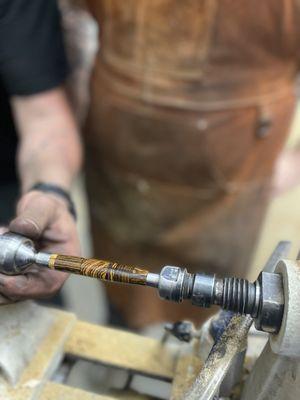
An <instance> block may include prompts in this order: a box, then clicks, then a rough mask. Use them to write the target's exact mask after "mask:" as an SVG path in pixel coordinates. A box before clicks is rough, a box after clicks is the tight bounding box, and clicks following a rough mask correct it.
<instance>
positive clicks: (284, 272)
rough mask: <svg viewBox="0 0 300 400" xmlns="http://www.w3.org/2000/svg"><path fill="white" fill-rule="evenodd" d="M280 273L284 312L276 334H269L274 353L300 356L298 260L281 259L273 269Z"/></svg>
mask: <svg viewBox="0 0 300 400" xmlns="http://www.w3.org/2000/svg"><path fill="white" fill-rule="evenodd" d="M275 272H276V273H279V274H281V276H282V279H283V291H284V312H283V319H282V323H281V328H280V330H279V332H278V334H276V335H270V344H271V348H272V350H273V352H274V353H276V354H279V355H282V356H288V357H295V358H299V357H300V339H299V337H300V336H299V332H300V317H299V316H300V262H299V261H291V260H281V261H280V262H279V263H278V264H277V266H276V269H275Z"/></svg>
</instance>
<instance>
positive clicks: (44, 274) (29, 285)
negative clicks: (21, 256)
mask: <svg viewBox="0 0 300 400" xmlns="http://www.w3.org/2000/svg"><path fill="white" fill-rule="evenodd" d="M67 276H68V275H67V274H65V273H62V272H58V271H52V270H48V269H46V268H45V269H44V268H40V267H33V268H31V269H30V270H29V271H28V272H27V273H26V274H24V275H16V276H7V275H3V274H0V294H1V295H2V296H3V297H5V298H7V299H8V300H9V301H17V300H24V299H28V298H30V299H38V298H47V297H51V296H53V295H54V294H55V293H56V292H57V291H58V290H59V289H60V288H61V287H62V285H63V283H64V281H65V280H66V278H67Z"/></svg>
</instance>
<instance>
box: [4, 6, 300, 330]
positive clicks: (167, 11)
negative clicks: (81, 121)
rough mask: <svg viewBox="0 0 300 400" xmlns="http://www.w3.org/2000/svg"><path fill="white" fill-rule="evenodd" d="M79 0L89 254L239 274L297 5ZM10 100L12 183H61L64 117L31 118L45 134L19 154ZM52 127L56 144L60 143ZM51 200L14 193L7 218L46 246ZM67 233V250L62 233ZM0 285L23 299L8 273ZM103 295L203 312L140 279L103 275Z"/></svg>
mask: <svg viewBox="0 0 300 400" xmlns="http://www.w3.org/2000/svg"><path fill="white" fill-rule="evenodd" d="M87 3H88V6H89V9H90V11H91V12H92V14H93V16H94V18H95V19H96V20H97V21H98V23H99V25H100V27H101V29H100V43H101V46H100V49H99V52H98V55H97V57H96V63H95V68H94V72H93V76H92V80H91V104H90V110H89V115H88V118H87V123H86V129H85V134H84V140H85V151H86V177H87V189H88V194H89V202H90V210H91V217H92V218H91V220H92V233H93V238H94V248H95V255H96V256H99V257H101V258H108V259H112V260H116V261H119V262H122V263H130V264H137V265H140V266H146V267H148V266H149V267H150V268H152V269H153V270H158V269H159V268H161V267H162V266H163V265H165V264H175V265H184V266H186V267H188V268H189V270H190V271H196V270H201V271H205V270H209V271H210V272H213V271H214V272H218V273H220V274H223V275H228V274H230V275H238V276H244V275H245V274H246V273H247V269H248V267H249V261H250V257H251V254H252V252H253V248H254V246H255V242H256V239H257V237H258V232H259V227H260V225H261V222H262V220H263V217H264V214H265V210H266V207H267V204H268V200H269V193H270V185H271V179H272V173H273V168H274V164H275V160H276V158H277V157H278V154H279V153H280V151H281V149H282V146H283V144H284V142H285V138H286V136H287V134H288V131H289V125H290V122H291V118H292V115H293V111H294V105H295V93H294V87H295V77H296V74H297V71H298V61H299V56H298V53H299V52H298V46H297V43H298V36H299V32H298V26H299V21H298V20H299V10H298V7H299V5H298V4H297V2H296V1H294V0H285V1H281V0H266V1H264V2H261V1H254V2H253V1H252V2H247V3H244V2H243V3H242V2H240V1H239V0H234V1H232V0H230V1H229V0H222V1H216V0H209V1H207V0H190V1H184V2H175V1H170V0H156V1H155V2H153V1H150V0H146V1H143V2H141V1H139V0H133V1H131V2H121V1H118V0H109V1H108V0H102V1H99V0H88V2H87ZM19 101H20V99H19V97H18V98H17V99H15V101H12V104H13V107H15V108H16V107H18V104H19V108H20V102H19ZM21 101H22V99H21ZM18 102H19V103H18ZM55 104H57V103H55ZM62 109H63V107H59V111H61V110H62ZM24 110H26V111H24V113H22V112H20V111H18V110H16V111H15V115H16V117H17V118H19V119H20V122H19V123H18V126H19V127H20V130H22V129H23V134H22V133H21V137H22V140H21V143H20V151H19V160H20V162H19V170H20V172H21V180H22V181H23V182H25V183H26V182H29V183H27V184H25V186H24V183H23V187H24V189H23V193H25V192H26V191H27V190H28V188H30V187H31V185H33V184H35V183H36V182H44V183H46V184H47V183H49V182H52V183H54V184H56V185H61V186H63V187H64V188H65V189H68V187H69V183H70V179H71V177H72V176H73V174H74V172H75V170H77V167H78V164H79V162H78V158H79V153H80V151H79V150H78V149H77V145H76V144H75V143H77V140H75V139H74V138H75V137H76V135H75V129H73V128H72V129H71V128H70V126H71V127H73V124H71V123H70V125H69V128H68V129H65V130H64V133H65V132H69V135H70V136H69V137H68V136H66V135H65V134H64V135H62V130H61V129H56V130H55V133H53V129H51V133H49V129H45V130H43V134H44V137H46V136H47V133H48V134H49V136H48V138H49V143H50V145H49V144H48V143H47V146H45V145H44V141H41V142H39V143H38V144H35V147H38V148H39V146H41V147H42V149H41V150H44V151H43V152H42V153H40V152H39V151H36V150H35V152H34V153H33V152H32V151H30V148H31V145H32V143H33V141H32V140H30V142H29V144H30V145H29V146H28V145H27V146H26V145H25V144H26V143H25V142H26V139H25V138H28V137H29V134H28V129H27V130H26V133H25V130H24V127H26V126H28V124H30V121H32V119H31V118H28V109H26V108H25V106H24ZM56 111H57V112H58V110H56ZM22 115H23V120H22ZM34 115H36V114H34ZM41 115H44V114H43V113H42V114H41ZM70 120H71V118H69V119H68V121H70ZM59 121H61V119H59ZM30 125H31V124H30ZM47 127H48V124H47ZM56 133H57V134H56ZM39 138H40V137H39ZM65 138H68V143H67V142H66V143H65V145H64V144H61V141H62V140H64V139H65ZM35 140H36V139H35ZM44 140H46V139H44ZM70 141H71V142H72V141H73V144H70ZM49 146H50V148H49ZM55 146H57V147H56V151H53V149H54V148H55ZM72 146H74V148H75V150H73V147H72ZM51 147H52V148H51ZM78 148H79V146H78ZM59 149H64V150H63V151H60V150H59ZM69 149H70V151H67V150H69ZM28 154H29V155H28ZM53 154H54V155H55V159H53V158H52V157H53ZM24 159H25V160H27V161H24ZM28 165H30V166H31V167H28ZM48 166H49V168H48ZM25 171H27V175H26V173H25ZM44 171H46V172H44ZM53 171H54V172H53ZM25 175H26V176H25ZM58 177H59V178H60V179H61V178H63V179H62V180H60V179H59V180H56V179H57V178H58ZM37 196H38V197H37ZM41 196H42V197H41ZM40 198H42V199H43V201H42V200H40ZM53 202H54V200H53V198H52V197H51V202H50V195H45V194H44V193H43V194H42V193H36V192H34V191H33V192H30V193H29V194H28V193H27V194H25V195H23V198H22V199H21V202H20V205H19V207H18V217H17V219H15V220H14V221H12V223H11V224H10V229H12V230H14V231H21V232H25V233H26V234H30V235H31V236H36V237H37V236H39V237H42V238H45V239H46V241H48V239H49V235H50V238H52V239H53V242H52V245H54V240H55V238H56V235H57V233H58V231H60V228H59V229H57V227H58V225H59V226H60V227H61V226H62V225H63V226H65V223H64V222H62V221H63V219H65V218H67V219H68V222H67V224H66V226H68V232H69V233H70V237H72V238H74V236H73V235H75V234H74V233H71V232H74V229H75V228H74V223H73V221H72V219H71V217H70V215H69V214H68V212H67V208H66V206H65V205H63V204H61V205H60V207H62V210H63V217H59V215H58V214H57V213H55V212H54V209H56V204H57V202H58V200H55V202H56V203H55V205H54V203H53ZM41 204H42V207H40V205H41ZM28 208H30V211H28ZM41 208H42V211H41ZM26 213H27V214H26ZM24 216H25V223H24ZM20 218H21V219H22V218H23V222H22V223H20ZM28 221H29V222H28ZM60 224H61V225H60ZM72 224H73V225H72ZM24 227H25V228H24ZM37 227H38V228H37ZM55 229H56V232H54V230H55ZM59 237H60V236H59V235H58V238H59ZM61 242H62V240H61ZM68 243H71V245H69V246H68V248H67V250H68V251H70V252H71V250H72V248H71V247H72V246H74V243H75V239H72V240H69V241H68ZM59 244H60V243H59ZM53 247H54V246H53ZM58 247H59V246H58ZM56 250H57V249H56ZM5 279H6V282H8V281H9V279H11V280H12V282H14V279H22V278H5ZM1 280H4V278H1ZM60 283H61V282H59V284H57V285H56V287H55V288H57V287H59V285H60ZM45 286H46V285H44V287H43V286H41V287H40V289H39V293H38V295H43V291H45V290H46V288H45ZM0 292H1V293H4V295H6V296H8V297H10V298H24V297H26V296H27V297H30V296H31V297H33V296H34V297H37V293H36V292H34V293H32V292H30V290H27V289H26V288H25V289H21V290H19V289H18V288H17V285H15V286H14V288H13V289H12V288H10V287H9V285H8V283H6V284H4V285H3V284H1V286H0ZM20 292H21V293H20ZM48 293H49V292H48ZM108 295H109V299H110V302H111V304H112V308H113V309H114V310H116V311H117V313H119V314H120V315H121V317H123V319H124V321H125V322H126V324H127V325H128V326H129V327H131V328H135V329H139V328H143V327H145V326H147V325H149V324H153V323H156V322H161V321H164V320H169V321H170V320H178V319H182V318H184V319H189V318H192V319H194V320H195V321H197V322H199V321H200V320H201V318H203V315H204V314H203V312H202V311H201V312H200V310H199V309H197V308H193V307H191V306H190V305H189V304H187V305H184V304H183V305H181V306H174V305H173V304H170V303H167V302H164V303H162V302H161V300H159V299H158V298H157V296H156V293H154V291H151V290H146V289H145V288H138V287H137V288H130V289H129V288H127V287H121V286H116V285H115V286H110V287H108Z"/></svg>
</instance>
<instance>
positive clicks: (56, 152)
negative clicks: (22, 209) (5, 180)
mask: <svg viewBox="0 0 300 400" xmlns="http://www.w3.org/2000/svg"><path fill="white" fill-rule="evenodd" d="M11 104H12V109H13V114H14V119H15V123H16V127H17V130H18V133H19V137H20V145H19V150H18V156H17V165H18V171H19V175H20V178H21V184H22V192H23V193H25V192H27V191H28V190H29V189H30V188H31V187H32V185H34V184H35V183H37V182H48V183H54V184H57V185H59V186H62V187H63V188H65V189H67V190H69V189H70V185H71V183H72V180H73V178H74V176H75V175H76V174H77V172H78V170H79V168H80V165H81V144H80V138H79V134H78V129H77V125H76V122H75V120H74V117H73V115H72V111H71V110H70V107H69V104H68V101H67V99H66V94H65V92H64V89H62V88H57V89H54V90H50V91H47V92H42V93H39V94H36V95H31V96H13V97H12V100H11Z"/></svg>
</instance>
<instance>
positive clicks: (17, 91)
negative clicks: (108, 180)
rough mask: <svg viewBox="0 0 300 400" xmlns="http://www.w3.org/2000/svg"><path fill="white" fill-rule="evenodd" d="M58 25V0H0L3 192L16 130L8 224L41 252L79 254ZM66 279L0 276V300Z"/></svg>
mask: <svg viewBox="0 0 300 400" xmlns="http://www.w3.org/2000/svg"><path fill="white" fill-rule="evenodd" d="M60 25H61V23H60V15H59V10H58V6H57V3H56V1H55V0H47V1H46V2H45V1H43V0H32V1H30V2H28V1H26V0H13V1H11V0H6V1H2V2H1V16H0V102H1V117H0V121H1V122H0V127H1V130H0V153H1V154H0V159H1V169H0V179H1V187H2V189H1V192H2V193H3V192H4V190H6V191H7V188H8V187H15V185H14V181H15V179H16V178H15V175H16V174H15V171H14V166H13V163H14V157H13V154H14V150H15V148H16V146H17V135H16V133H15V132H16V131H17V134H18V138H19V143H18V153H17V169H18V176H19V179H20V190H21V196H20V199H19V201H18V205H17V211H16V215H15V218H13V220H12V221H11V222H10V223H9V226H8V228H9V229H10V230H11V231H13V232H16V233H20V234H24V235H26V236H28V237H30V238H32V239H34V240H35V241H37V242H38V245H39V247H40V248H41V249H44V250H46V251H52V250H53V251H54V250H55V251H60V252H62V253H65V254H79V253H80V246H79V240H78V236H77V232H76V225H75V220H74V216H73V215H71V213H70V211H69V206H70V202H69V201H68V191H69V189H70V185H71V182H72V180H73V178H74V176H75V175H76V174H77V172H78V170H79V168H80V165H81V158H82V156H81V153H82V151H81V141H80V137H79V132H78V127H77V125H76V122H75V119H74V116H73V114H72V111H71V108H70V106H69V103H68V100H67V96H66V93H65V90H64V81H65V79H66V76H67V73H68V65H67V61H66V57H65V52H64V45H63V38H62V30H61V26H60ZM3 202H4V200H3V199H2V203H3ZM1 207H2V206H1ZM8 212H9V210H8V211H7V213H8ZM4 222H5V216H3V217H2V224H3V223H4ZM66 278H67V275H66V274H61V273H58V272H56V271H50V270H47V269H38V268H34V267H33V268H31V269H30V270H29V271H28V272H27V273H26V274H25V275H22V276H15V277H9V276H5V275H3V274H0V294H1V298H0V303H1V304H6V303H8V302H11V301H17V300H22V299H27V298H33V299H35V298H47V297H50V296H52V295H53V294H54V293H56V292H57V291H58V290H59V288H60V287H61V286H62V285H63V283H64V281H65V279H66Z"/></svg>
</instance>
